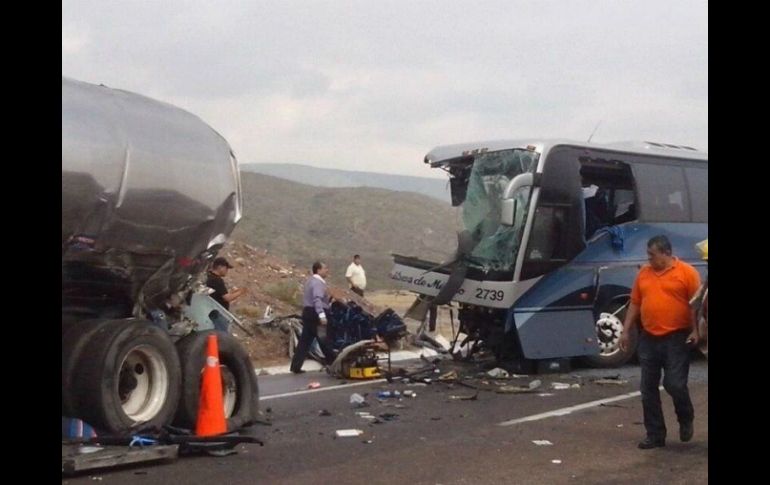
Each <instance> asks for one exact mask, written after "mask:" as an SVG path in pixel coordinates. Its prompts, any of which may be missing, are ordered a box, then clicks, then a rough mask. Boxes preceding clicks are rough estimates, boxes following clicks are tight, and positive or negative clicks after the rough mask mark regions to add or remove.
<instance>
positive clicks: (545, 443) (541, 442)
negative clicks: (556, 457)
mask: <svg viewBox="0 0 770 485" xmlns="http://www.w3.org/2000/svg"><path fill="white" fill-rule="evenodd" d="M532 442H533V443H534V444H536V445H537V446H553V443H551V442H550V441H548V440H532Z"/></svg>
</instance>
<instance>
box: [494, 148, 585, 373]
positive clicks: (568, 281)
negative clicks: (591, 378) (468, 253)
mask: <svg viewBox="0 0 770 485" xmlns="http://www.w3.org/2000/svg"><path fill="white" fill-rule="evenodd" d="M582 151H584V150H581V149H578V148H574V147H567V146H556V147H554V148H553V149H551V150H550V152H549V153H548V154H547V158H546V160H545V161H544V164H543V172H542V175H541V176H540V179H539V182H538V184H537V185H538V187H539V189H540V190H539V195H538V197H537V200H533V202H534V203H535V204H536V207H535V210H534V213H533V217H534V220H533V221H532V223H531V229H530V231H529V235H528V237H527V240H526V241H524V242H523V244H522V249H523V251H525V252H524V255H523V258H522V259H520V267H518V268H517V271H516V273H517V275H518V277H517V280H518V281H520V282H521V283H523V284H526V282H527V281H531V280H536V283H534V284H533V285H532V286H531V287H530V288H529V290H527V291H526V292H525V293H524V294H523V295H522V296H521V298H519V299H518V301H517V302H516V304H515V305H514V307H513V308H512V310H511V312H510V314H509V318H508V322H507V328H506V330H510V326H511V325H515V326H516V330H517V333H518V337H519V342H520V344H521V350H522V352H523V354H524V356H525V357H526V358H528V359H545V358H553V357H568V356H578V355H590V354H597V353H598V352H599V347H598V344H597V342H596V327H595V321H594V315H593V300H594V294H593V293H594V285H595V273H594V270H593V268H591V267H589V266H573V265H570V264H569V262H570V261H571V260H572V259H573V258H574V257H575V256H577V255H578V254H579V253H580V252H581V251H582V250H583V249H584V248H585V239H584V231H585V221H584V208H583V197H582V188H581V179H580V163H579V160H578V159H579V157H580V155H581V153H582ZM525 235H526V233H525Z"/></svg>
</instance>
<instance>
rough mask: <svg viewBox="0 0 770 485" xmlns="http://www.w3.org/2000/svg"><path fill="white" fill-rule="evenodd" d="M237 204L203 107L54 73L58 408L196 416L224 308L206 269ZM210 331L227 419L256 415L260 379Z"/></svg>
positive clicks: (240, 352) (227, 155)
mask: <svg viewBox="0 0 770 485" xmlns="http://www.w3.org/2000/svg"><path fill="white" fill-rule="evenodd" d="M241 211H242V201H241V187H240V176H239V172H238V164H237V161H236V159H235V156H234V154H233V152H232V150H231V148H230V146H229V145H228V143H227V141H226V140H225V139H224V138H223V137H222V136H220V135H219V134H218V133H217V132H215V131H214V130H213V129H212V128H211V127H210V126H208V125H207V124H206V123H204V122H203V121H201V120H200V119H199V118H198V117H196V116H194V115H192V114H190V113H188V112H187V111H184V110H182V109H179V108H177V107H175V106H172V105H170V104H166V103H162V102H159V101H155V100H152V99H149V98H146V97H144V96H140V95H137V94H133V93H130V92H126V91H121V90H116V89H110V88H107V87H105V86H96V85H92V84H87V83H83V82H79V81H75V80H72V79H67V78H64V77H63V78H62V416H66V417H75V418H80V419H82V420H84V421H85V422H87V423H89V424H91V425H92V426H94V428H96V429H97V430H99V431H101V432H104V433H125V432H128V431H130V430H132V429H136V428H139V427H151V426H163V425H167V424H175V425H179V426H182V427H187V428H191V427H193V426H194V423H195V419H196V415H197V407H198V400H199V383H200V375H201V369H202V368H203V365H204V359H205V356H204V344H205V340H206V337H207V335H208V334H209V333H211V332H215V331H217V330H216V329H215V327H216V325H215V323H214V322H217V321H219V322H221V321H222V317H223V316H225V317H227V316H228V315H229V314H228V313H227V312H226V310H224V309H223V308H221V307H219V306H218V304H216V302H214V301H213V300H212V299H211V298H209V297H208V296H207V292H206V288H205V286H204V284H203V282H204V279H205V272H206V269H207V266H208V264H209V263H210V261H211V260H212V259H213V258H214V257H215V255H216V254H217V252H218V251H219V250H220V249H221V247H222V245H223V244H224V242H225V241H226V239H227V237H228V236H229V235H230V233H231V232H232V230H233V228H234V227H235V224H236V223H237V222H238V220H239V219H240V218H241ZM217 311H219V312H220V313H221V314H220V315H215V314H214V313H215V312H217ZM230 317H231V316H230ZM217 328H219V330H222V329H221V326H220V327H217ZM217 334H218V336H219V352H220V363H221V366H222V367H221V369H222V376H223V397H224V406H225V415H226V417H227V423H228V430H234V429H237V428H239V427H241V426H243V425H244V424H247V423H249V422H251V421H253V420H254V419H255V418H256V415H257V407H258V387H257V378H256V375H255V372H254V369H253V366H252V364H251V362H250V360H249V357H248V355H247V353H246V352H245V350H244V349H243V348H242V346H241V345H240V344H239V342H237V341H236V340H235V339H234V338H233V337H232V336H231V335H229V334H228V333H226V332H222V331H217Z"/></svg>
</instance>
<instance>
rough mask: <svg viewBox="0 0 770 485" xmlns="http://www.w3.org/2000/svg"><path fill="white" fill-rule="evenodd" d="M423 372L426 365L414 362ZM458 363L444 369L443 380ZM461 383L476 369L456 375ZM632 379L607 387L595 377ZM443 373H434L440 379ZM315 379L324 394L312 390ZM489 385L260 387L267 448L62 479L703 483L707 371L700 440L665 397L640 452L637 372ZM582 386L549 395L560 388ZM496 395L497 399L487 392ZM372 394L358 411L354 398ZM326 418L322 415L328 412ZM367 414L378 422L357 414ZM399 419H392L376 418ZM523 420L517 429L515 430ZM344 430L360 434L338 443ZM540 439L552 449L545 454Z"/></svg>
mask: <svg viewBox="0 0 770 485" xmlns="http://www.w3.org/2000/svg"><path fill="white" fill-rule="evenodd" d="M415 365H417V366H419V365H420V364H419V363H417V364H415ZM455 366H456V364H454V363H452V362H445V363H442V364H441V367H442V373H443V372H445V371H447V370H450V368H454V367H455ZM457 370H458V371H459V372H460V373H461V374H470V375H474V374H475V372H476V371H477V369H474V368H472V367H457ZM610 375H613V376H617V375H619V377H620V378H621V379H625V380H627V381H628V382H627V383H625V384H621V385H611V384H610V385H600V384H597V383H596V382H594V380H595V379H596V378H600V377H604V376H610ZM436 376H438V374H434V377H436ZM533 379H539V380H540V381H541V382H542V384H541V385H540V387H539V388H538V389H537V390H536V392H534V393H528V394H500V393H497V392H495V390H496V389H498V388H499V386H498V383H500V384H503V383H504V384H508V385H526V384H528V383H529V382H531V381H532V380H533ZM310 382H318V383H319V384H320V385H321V388H320V389H317V390H307V385H308V384H309V383H310ZM465 382H466V383H467V384H469V385H471V386H476V387H480V388H483V389H484V390H480V391H478V393H477V397H476V399H475V400H463V399H459V398H460V397H465V398H468V397H471V396H473V395H474V394H476V391H475V390H474V389H472V388H469V387H466V386H461V385H457V384H453V385H449V384H444V383H437V382H434V383H433V384H431V385H427V386H418V385H405V384H388V383H387V382H367V383H365V384H363V385H360V384H359V383H357V385H355V386H353V387H350V386H346V385H342V386H340V381H338V380H335V379H332V378H330V377H328V376H326V375H325V374H322V373H320V372H312V373H307V374H303V375H300V376H270V377H262V378H260V386H261V395H262V405H261V407H262V410H263V411H264V413H265V416H266V418H267V419H268V420H269V421H270V422H271V425H269V426H266V425H259V426H256V427H255V429H254V432H255V434H256V435H257V436H259V437H261V438H262V439H264V441H265V446H264V447H260V446H258V445H252V444H249V445H240V446H239V447H238V451H239V452H238V454H236V455H232V456H227V457H210V456H201V457H180V458H179V459H177V460H176V461H174V462H172V463H169V464H158V465H146V466H140V467H132V468H125V469H121V470H110V471H104V472H98V473H90V474H85V475H82V476H79V477H75V478H66V479H63V480H62V482H63V483H67V484H70V483H71V484H85V483H89V484H93V483H94V479H95V478H97V479H98V481H99V483H103V484H106V483H110V484H129V483H130V484H137V483H141V484H156V483H158V484H160V483H164V484H166V483H179V484H204V483H215V484H253V483H271V484H272V483H276V484H304V483H308V484H319V483H340V484H347V483H351V484H353V483H389V484H393V483H414V484H446V485H448V484H487V483H490V484H492V483H494V484H499V483H524V484H559V483H595V484H605V483H606V484H610V483H612V484H616V483H620V484H622V483H628V484H632V483H633V484H639V483H651V484H652V483H661V484H663V483H665V484H672V483H673V484H675V483H707V482H708V366H707V363H706V362H705V361H703V360H698V361H694V362H693V363H692V369H691V373H690V392H691V395H692V398H693V403H694V406H695V412H696V420H695V436H694V438H693V440H692V441H691V442H689V443H680V442H679V440H678V425H677V423H676V417H675V415H674V410H673V406H672V405H671V399H670V397H669V396H668V395H667V394H666V393H665V392H662V395H663V402H664V413H665V416H666V422H667V425H668V428H669V431H668V433H669V439H668V441H667V446H666V447H665V448H659V449H653V450H639V449H637V447H636V443H637V442H638V441H639V440H640V439H641V438H643V436H644V428H643V426H642V424H641V421H642V410H641V400H640V398H639V396H638V395H637V393H636V391H638V387H639V368H638V367H636V366H629V367H624V368H622V369H614V370H589V369H577V370H574V371H573V372H572V373H570V374H564V375H544V376H542V375H541V376H529V377H523V378H514V379H509V380H507V381H505V382H502V381H495V380H493V379H486V378H485V379H481V378H475V379H469V380H467V381H465ZM554 382H559V383H563V384H570V385H572V384H580V387H570V388H568V389H553V383H554ZM384 389H391V390H400V391H403V390H412V391H414V392H416V393H417V396H416V397H415V398H403V399H402V400H400V401H399V400H396V399H383V400H378V399H377V398H376V394H377V391H379V390H384ZM486 389H489V390H486ZM353 392H356V393H359V394H362V395H365V396H366V399H367V402H368V403H369V404H370V405H369V406H368V407H365V408H362V409H354V408H352V407H351V405H350V395H351V394H352V393H353ZM322 410H325V411H328V414H329V415H328V416H322V415H320V414H319V412H320V411H322ZM361 411H364V412H369V413H371V414H372V415H374V416H375V417H378V419H379V421H381V422H380V423H373V422H372V421H370V420H367V419H364V418H362V417H359V416H357V415H356V412H361ZM385 413H392V414H395V415H396V416H394V417H391V419H392V420H385V419H383V418H381V417H379V416H380V415H381V414H385ZM519 420H521V421H519ZM339 429H360V430H362V431H364V434H363V435H361V436H358V437H351V438H335V431H336V430H339ZM534 440H547V441H548V442H550V443H551V444H550V445H548V444H544V445H538V444H536V443H534V442H533V441H534Z"/></svg>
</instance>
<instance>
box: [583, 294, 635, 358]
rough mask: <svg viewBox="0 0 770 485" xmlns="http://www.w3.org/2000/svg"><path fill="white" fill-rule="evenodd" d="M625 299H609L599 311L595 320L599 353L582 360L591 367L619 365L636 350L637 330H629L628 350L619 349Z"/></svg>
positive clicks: (624, 314)
mask: <svg viewBox="0 0 770 485" xmlns="http://www.w3.org/2000/svg"><path fill="white" fill-rule="evenodd" d="M625 305H626V302H625V301H617V300H614V301H611V302H609V303H608V304H607V305H606V306H605V307H604V308H602V311H601V312H600V313H599V318H598V319H597V320H596V335H597V337H598V342H599V355H587V356H585V357H584V358H583V360H584V362H585V363H586V364H587V365H589V366H591V367H600V368H611V367H619V366H621V365H623V364H625V363H626V362H628V361H629V360H630V359H631V357H633V355H634V353H635V352H636V344H637V339H638V332H637V331H635V329H632V331H631V341H630V345H629V346H628V350H626V351H625V352H624V351H622V350H620V345H619V342H620V334H621V333H623V319H624V318H625V316H626V306H625Z"/></svg>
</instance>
